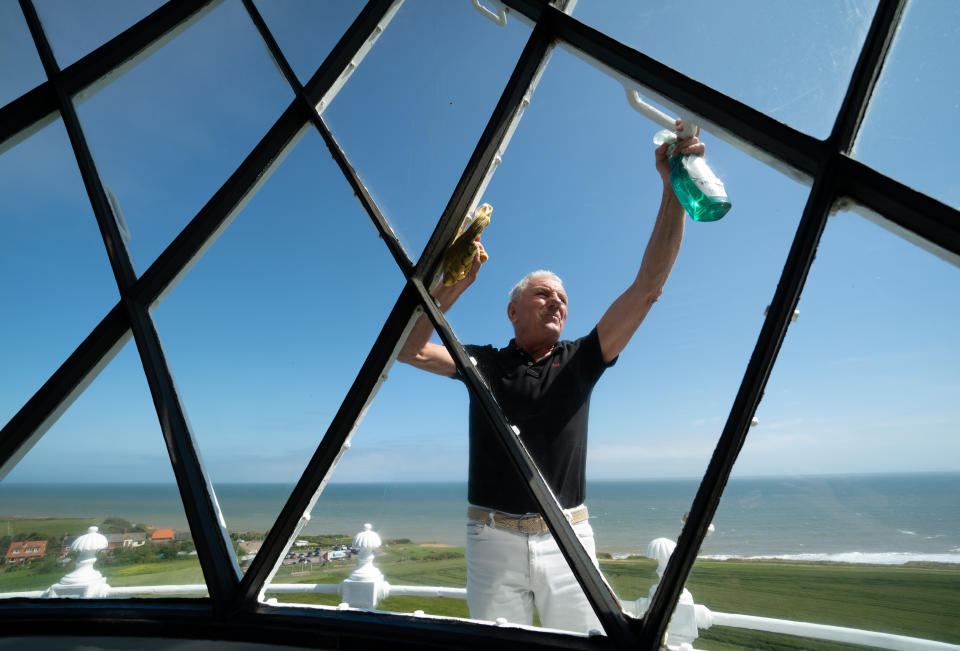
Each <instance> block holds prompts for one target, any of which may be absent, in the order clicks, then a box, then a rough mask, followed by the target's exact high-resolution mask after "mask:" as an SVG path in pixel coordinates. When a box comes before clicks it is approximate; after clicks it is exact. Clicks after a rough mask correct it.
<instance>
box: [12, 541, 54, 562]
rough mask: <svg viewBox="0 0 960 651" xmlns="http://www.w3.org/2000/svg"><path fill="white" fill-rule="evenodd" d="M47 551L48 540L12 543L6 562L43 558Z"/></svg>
mask: <svg viewBox="0 0 960 651" xmlns="http://www.w3.org/2000/svg"><path fill="white" fill-rule="evenodd" d="M46 553H47V541H46V540H27V541H25V542H15V543H10V547H9V548H8V549H7V554H6V556H4V557H3V561H4V563H26V562H27V561H30V560H33V559H35V558H43V555H44V554H46Z"/></svg>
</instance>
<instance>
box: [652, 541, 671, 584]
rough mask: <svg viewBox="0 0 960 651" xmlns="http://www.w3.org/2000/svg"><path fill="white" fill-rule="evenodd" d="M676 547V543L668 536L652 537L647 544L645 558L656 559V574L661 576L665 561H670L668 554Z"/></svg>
mask: <svg viewBox="0 0 960 651" xmlns="http://www.w3.org/2000/svg"><path fill="white" fill-rule="evenodd" d="M676 548H677V543H675V542H673V541H672V540H670V539H669V538H654V539H653V540H651V541H650V544H649V545H647V558H652V559H653V560H655V561H657V576H659V577H660V578H661V579H662V578H663V573H664V571H665V570H666V569H667V563H669V562H670V556H672V555H673V550H674V549H676Z"/></svg>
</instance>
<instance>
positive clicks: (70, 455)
mask: <svg viewBox="0 0 960 651" xmlns="http://www.w3.org/2000/svg"><path fill="white" fill-rule="evenodd" d="M0 520H2V521H3V523H4V529H3V532H2V533H3V534H4V535H3V536H0V546H2V547H3V552H4V554H5V557H4V564H5V567H7V568H8V569H6V570H5V571H4V572H2V573H0V596H2V597H7V598H10V597H16V596H21V597H41V596H43V597H51V598H99V597H134V596H136V597H156V596H170V595H172V594H174V595H177V596H185V597H203V596H205V595H206V585H205V583H204V580H203V573H202V571H201V569H200V564H199V562H198V561H197V555H196V551H195V549H194V546H193V542H192V537H191V535H190V529H189V527H188V525H187V520H186V516H185V514H184V510H183V504H182V502H181V501H180V493H179V491H178V490H177V485H176V480H175V479H174V475H173V469H172V467H171V465H170V457H169V456H168V454H167V449H166V446H165V444H164V440H163V435H162V434H161V431H160V425H159V423H158V421H157V414H156V411H155V410H154V407H153V402H152V400H151V398H150V391H149V389H148V387H147V383H146V379H145V378H144V376H143V367H142V365H141V364H140V358H139V357H138V356H137V349H136V346H134V345H133V344H132V343H131V342H128V343H127V344H126V346H125V347H124V348H123V349H122V350H121V351H120V353H119V354H118V355H117V356H116V357H115V358H114V359H113V360H111V361H110V363H109V364H108V365H107V366H106V368H105V369H104V370H103V371H102V372H101V373H100V374H99V375H98V376H97V377H96V378H95V379H94V380H93V382H92V384H91V385H90V386H89V387H88V388H87V390H86V391H84V393H83V394H81V395H80V397H79V398H77V399H76V401H74V403H73V404H72V405H71V406H70V407H69V408H68V409H67V411H66V412H65V413H64V414H63V416H61V417H60V419H59V420H58V421H57V422H56V423H55V424H54V425H53V427H51V428H50V430H49V431H48V432H47V433H46V434H45V435H44V436H43V437H42V438H41V439H39V441H37V442H36V444H35V445H34V446H33V448H32V449H30V450H29V451H27V452H26V454H25V455H24V457H23V459H22V460H21V461H20V462H19V463H18V464H17V465H16V466H15V467H14V468H13V470H12V471H11V472H10V473H9V474H8V475H7V476H6V477H5V478H4V480H3V482H2V483H0ZM94 528H95V529H94ZM84 536H85V537H84ZM24 542H38V543H45V544H42V545H37V547H42V549H40V550H38V553H36V554H29V553H27V552H25V551H24V550H23V548H22V547H23V546H22V544H21V543H24ZM18 544H20V548H19V551H18V547H17V545H18ZM28 556H29V557H28ZM170 586H178V588H171V587H170Z"/></svg>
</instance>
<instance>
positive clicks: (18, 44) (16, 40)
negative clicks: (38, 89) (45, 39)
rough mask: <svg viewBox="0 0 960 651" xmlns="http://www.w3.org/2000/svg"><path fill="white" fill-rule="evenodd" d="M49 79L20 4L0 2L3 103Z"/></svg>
mask: <svg viewBox="0 0 960 651" xmlns="http://www.w3.org/2000/svg"><path fill="white" fill-rule="evenodd" d="M46 80H47V75H46V74H44V72H43V65H41V63H40V57H39V56H38V55H37V48H36V47H35V46H34V44H33V39H32V38H31V37H30V30H29V29H27V23H26V21H25V20H24V19H23V12H22V11H20V6H19V5H18V4H17V3H15V2H3V3H0V106H3V105H4V104H6V103H7V102H10V101H12V100H14V99H16V98H17V97H19V96H20V95H22V94H23V93H25V92H27V91H28V90H30V89H32V88H33V87H35V86H39V85H40V84H42V83H43V82H45V81H46Z"/></svg>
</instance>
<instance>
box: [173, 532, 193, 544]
mask: <svg viewBox="0 0 960 651" xmlns="http://www.w3.org/2000/svg"><path fill="white" fill-rule="evenodd" d="M174 539H175V540H176V541H177V542H190V541H191V540H193V535H192V534H191V533H190V532H189V531H178V532H177V533H176V534H175V535H174Z"/></svg>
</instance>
